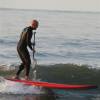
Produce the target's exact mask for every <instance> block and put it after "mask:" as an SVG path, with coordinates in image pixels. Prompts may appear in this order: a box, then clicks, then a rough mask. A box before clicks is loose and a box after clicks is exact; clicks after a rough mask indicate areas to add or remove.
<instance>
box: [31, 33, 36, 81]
mask: <svg viewBox="0 0 100 100" xmlns="http://www.w3.org/2000/svg"><path fill="white" fill-rule="evenodd" d="M33 35H34V40H33V44H32V45H33V64H32V72H31V74H33V75H32V76H33V79H34V80H36V64H37V60H36V59H35V45H36V43H35V35H36V32H34V33H33Z"/></svg>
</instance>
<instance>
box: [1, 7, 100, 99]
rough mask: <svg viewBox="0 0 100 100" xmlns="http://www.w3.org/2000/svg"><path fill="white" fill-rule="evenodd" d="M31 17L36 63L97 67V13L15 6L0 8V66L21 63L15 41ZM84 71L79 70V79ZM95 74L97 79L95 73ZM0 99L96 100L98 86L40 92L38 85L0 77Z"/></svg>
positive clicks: (99, 15)
mask: <svg viewBox="0 0 100 100" xmlns="http://www.w3.org/2000/svg"><path fill="white" fill-rule="evenodd" d="M32 19H37V20H38V21H39V28H38V30H37V34H36V54H35V58H36V59H37V63H38V64H39V65H42V64H43V65H53V64H58V65H59V66H60V64H61V67H62V66H63V65H62V64H66V63H71V64H87V65H91V66H93V67H94V68H97V67H100V39H99V33H100V13H92V12H67V11H47V10H15V9H12V10H11V9H0V67H1V66H2V65H5V66H9V65H13V66H14V67H15V66H16V65H17V64H19V63H20V62H21V61H20V59H19V57H18V54H17V50H16V46H17V42H18V40H19V37H20V33H21V31H22V29H23V28H25V27H26V26H29V25H30V22H31V20H32ZM32 40H33V39H32ZM30 55H32V52H31V51H30ZM65 67H66V66H65ZM52 69H53V68H52ZM82 70H83V71H87V70H84V69H82ZM82 70H81V69H80V71H82ZM51 72H52V71H51ZM42 73H44V76H45V77H46V78H48V77H47V76H49V78H48V79H52V77H50V75H45V73H46V72H44V71H43V72H42ZM52 73H55V72H52ZM84 73H86V72H83V73H81V75H80V76H79V78H80V79H81V76H82V74H84ZM39 74H40V73H39ZM57 74H58V75H60V74H61V73H60V72H58V73H57ZM57 74H55V75H57ZM74 74H75V73H74ZM40 75H41V74H40ZM86 75H88V73H87V74H86ZM93 75H94V74H93ZM96 75H99V74H96ZM91 77H94V76H91ZM95 77H96V80H98V76H95ZM40 78H41V77H40ZM86 78H88V77H86ZM48 79H47V81H48ZM53 79H54V78H53ZM76 79H77V77H76ZM83 79H85V78H83ZM55 80H56V79H55ZM63 80H64V79H63ZM90 80H91V78H90ZM18 88H20V89H18ZM16 89H17V90H16ZM20 90H21V91H20ZM26 90H27V91H26ZM48 91H49V92H48ZM42 92H43V91H42ZM0 100H100V89H93V90H77V91H76V90H55V89H50V90H46V93H44V94H41V89H39V88H36V87H26V86H22V84H16V83H10V82H8V81H7V80H5V79H4V78H0Z"/></svg>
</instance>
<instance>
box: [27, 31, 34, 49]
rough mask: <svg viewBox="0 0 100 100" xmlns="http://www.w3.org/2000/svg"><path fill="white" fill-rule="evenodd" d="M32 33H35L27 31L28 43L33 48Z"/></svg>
mask: <svg viewBox="0 0 100 100" xmlns="http://www.w3.org/2000/svg"><path fill="white" fill-rule="evenodd" d="M32 35H33V33H31V32H27V45H28V46H29V48H30V49H31V50H32V43H31V39H32Z"/></svg>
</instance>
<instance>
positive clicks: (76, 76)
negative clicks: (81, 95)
mask: <svg viewBox="0 0 100 100" xmlns="http://www.w3.org/2000/svg"><path fill="white" fill-rule="evenodd" d="M16 66H17V67H16ZM16 66H15V65H11V66H9V68H8V67H7V66H6V65H4V66H2V67H1V70H0V75H1V76H7V75H8V76H13V75H14V74H15V72H16V70H17V69H18V65H16ZM6 68H8V70H6ZM36 71H37V72H36V76H37V79H41V80H42V81H48V82H56V83H67V84H96V85H100V80H99V79H100V69H99V68H94V67H93V66H89V65H76V64H55V65H36Z"/></svg>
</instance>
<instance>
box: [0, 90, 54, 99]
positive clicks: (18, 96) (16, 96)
mask: <svg viewBox="0 0 100 100" xmlns="http://www.w3.org/2000/svg"><path fill="white" fill-rule="evenodd" d="M44 90H45V92H46V93H45V94H30V95H29V94H25V95H21V94H0V100H56V96H55V94H54V92H53V91H52V90H51V89H44Z"/></svg>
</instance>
